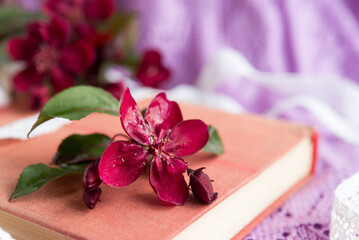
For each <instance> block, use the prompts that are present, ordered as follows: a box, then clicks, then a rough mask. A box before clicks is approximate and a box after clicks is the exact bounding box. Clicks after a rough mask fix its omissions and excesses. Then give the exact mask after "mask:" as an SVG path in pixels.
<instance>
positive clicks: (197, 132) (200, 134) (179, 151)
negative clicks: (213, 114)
mask: <svg viewBox="0 0 359 240" xmlns="http://www.w3.org/2000/svg"><path fill="white" fill-rule="evenodd" d="M208 138H209V134H208V127H207V125H206V124H205V123H204V122H202V121H201V120H196V119H192V120H186V121H183V122H181V123H179V124H177V125H176V126H175V127H174V128H173V130H172V132H171V133H170V135H169V137H168V140H167V141H166V143H165V145H164V150H165V151H166V152H167V153H172V154H173V155H175V156H177V157H182V156H187V155H191V154H193V153H195V152H197V151H199V150H201V149H202V148H203V147H204V145H206V143H207V141H208Z"/></svg>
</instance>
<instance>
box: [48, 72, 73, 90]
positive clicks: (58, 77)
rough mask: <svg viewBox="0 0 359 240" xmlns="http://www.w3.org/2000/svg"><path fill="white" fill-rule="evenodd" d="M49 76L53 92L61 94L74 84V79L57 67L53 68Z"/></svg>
mask: <svg viewBox="0 0 359 240" xmlns="http://www.w3.org/2000/svg"><path fill="white" fill-rule="evenodd" d="M50 76H51V79H50V80H51V83H52V85H53V86H54V89H55V92H61V91H62V90H64V89H66V88H69V87H72V86H73V85H74V84H75V80H74V78H73V77H72V76H71V75H69V74H68V73H67V72H66V71H64V70H63V69H61V68H59V67H53V68H52V69H51V71H50Z"/></svg>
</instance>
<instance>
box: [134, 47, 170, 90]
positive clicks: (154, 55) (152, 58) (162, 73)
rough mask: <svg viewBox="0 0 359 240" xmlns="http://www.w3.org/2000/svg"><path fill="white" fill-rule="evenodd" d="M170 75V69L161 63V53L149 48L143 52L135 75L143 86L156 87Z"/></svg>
mask: <svg viewBox="0 0 359 240" xmlns="http://www.w3.org/2000/svg"><path fill="white" fill-rule="evenodd" d="M170 75H171V74H170V71H169V70H168V69H167V68H166V67H164V66H163V65H162V60H161V54H160V53H159V52H157V51H155V50H150V51H147V52H146V53H145V54H144V56H143V58H142V61H141V63H140V67H139V68H138V71H137V74H136V77H137V78H138V79H139V80H140V82H141V83H142V84H143V85H144V86H149V87H154V88H157V87H159V85H160V84H161V83H162V82H164V81H166V80H167V79H168V78H169V77H170Z"/></svg>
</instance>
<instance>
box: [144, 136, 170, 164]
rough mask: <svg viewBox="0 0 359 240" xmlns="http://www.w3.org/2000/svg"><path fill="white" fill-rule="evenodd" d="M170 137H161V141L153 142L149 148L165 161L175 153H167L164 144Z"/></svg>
mask: <svg viewBox="0 0 359 240" xmlns="http://www.w3.org/2000/svg"><path fill="white" fill-rule="evenodd" d="M167 141H168V139H161V142H159V143H157V144H153V145H151V146H150V148H149V152H150V153H152V154H154V155H156V156H157V157H159V158H160V159H161V160H162V161H163V162H164V161H168V159H170V158H173V157H174V156H173V154H171V153H167V152H166V151H165V150H164V149H163V148H164V144H165V143H166V142H167Z"/></svg>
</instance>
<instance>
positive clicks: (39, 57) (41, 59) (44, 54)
mask: <svg viewBox="0 0 359 240" xmlns="http://www.w3.org/2000/svg"><path fill="white" fill-rule="evenodd" d="M56 59H57V51H56V50H55V49H54V48H52V47H50V46H43V47H42V48H41V50H40V52H38V53H37V54H36V55H35V57H34V62H35V66H36V69H37V71H38V72H40V73H44V72H46V71H47V70H49V69H51V68H52V67H53V66H54V65H55V64H56Z"/></svg>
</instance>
